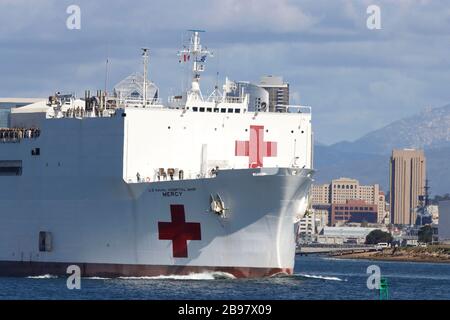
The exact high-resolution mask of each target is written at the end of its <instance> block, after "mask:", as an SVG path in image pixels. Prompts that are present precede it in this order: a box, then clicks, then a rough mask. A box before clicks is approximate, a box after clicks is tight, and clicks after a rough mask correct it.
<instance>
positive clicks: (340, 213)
mask: <svg viewBox="0 0 450 320" xmlns="http://www.w3.org/2000/svg"><path fill="white" fill-rule="evenodd" d="M350 222H357V223H363V222H366V223H377V222H378V206H377V205H376V204H368V203H367V202H366V201H364V200H346V202H345V204H343V203H333V204H332V205H331V215H330V220H329V225H330V226H334V225H336V224H345V223H350Z"/></svg>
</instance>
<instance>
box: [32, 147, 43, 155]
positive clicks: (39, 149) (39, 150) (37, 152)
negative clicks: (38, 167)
mask: <svg viewBox="0 0 450 320" xmlns="http://www.w3.org/2000/svg"><path fill="white" fill-rule="evenodd" d="M31 155H32V156H40V155H41V148H33V149H31Z"/></svg>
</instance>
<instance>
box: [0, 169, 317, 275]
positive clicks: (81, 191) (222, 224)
mask: <svg viewBox="0 0 450 320" xmlns="http://www.w3.org/2000/svg"><path fill="white" fill-rule="evenodd" d="M297 171H298V173H297V175H292V172H293V170H292V169H281V168H277V169H267V168H264V169H240V170H224V171H221V172H220V173H219V174H218V176H217V177H215V178H209V179H195V180H183V181H164V182H154V183H140V184H127V183H125V182H124V181H123V180H121V179H107V178H98V177H96V178H95V179H92V180H90V179H88V178H85V177H80V178H74V179H71V180H70V181H67V180H64V179H59V178H54V179H46V180H45V183H43V184H41V185H39V186H38V185H37V184H36V185H35V187H36V189H35V192H27V191H25V189H26V188H25V186H23V185H14V183H13V184H12V185H10V191H7V190H5V192H4V193H3V194H2V196H1V201H0V212H1V218H0V220H1V223H0V261H1V262H0V275H2V274H3V275H37V274H48V273H65V268H66V267H67V265H70V264H77V265H79V266H80V267H82V272H83V275H85V276H142V275H147V276H152V275H160V274H171V273H189V272H197V271H207V270H211V271H214V270H220V271H225V272H230V273H232V274H234V275H235V276H240V277H243V276H265V275H271V274H274V273H279V272H284V273H292V270H293V267H294V257H295V239H294V224H293V220H294V216H295V215H297V214H298V213H299V210H302V208H301V201H302V199H304V198H305V197H306V195H307V193H308V190H309V186H310V183H311V178H310V170H301V171H300V170H297ZM261 172H262V173H263V174H265V175H257V176H254V175H253V174H254V173H261ZM31 189H33V187H31ZM171 190H172V191H171ZM17 191H18V192H22V196H21V200H20V201H18V200H14V198H13V197H8V196H9V195H11V194H12V193H15V192H17ZM165 192H172V193H168V194H167V193H165ZM10 193H11V194H10ZM210 194H219V195H220V196H221V197H222V199H223V201H224V203H225V206H226V207H227V208H228V209H229V210H227V218H225V219H224V218H222V217H219V216H218V215H217V214H215V213H213V212H211V210H210ZM171 205H182V206H184V212H185V220H186V222H187V223H195V224H198V225H197V226H198V228H199V229H200V239H197V240H187V241H186V249H187V257H174V255H176V254H175V252H174V250H173V249H174V241H173V240H162V239H160V237H161V226H160V225H159V224H160V223H161V222H162V223H170V222H172V218H173V217H172V216H171ZM41 231H46V232H51V233H52V250H51V251H50V252H39V245H38V241H39V240H38V239H39V232H41ZM176 232H180V230H178V231H176ZM181 242H183V241H181ZM178 254H179V253H178Z"/></svg>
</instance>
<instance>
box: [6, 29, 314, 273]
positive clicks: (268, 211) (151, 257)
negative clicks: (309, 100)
mask: <svg viewBox="0 0 450 320" xmlns="http://www.w3.org/2000/svg"><path fill="white" fill-rule="evenodd" d="M199 34H200V33H199V31H194V32H193V35H192V38H191V41H190V44H189V46H187V47H185V48H184V49H183V50H182V51H180V53H179V56H180V60H183V62H184V61H186V62H189V63H190V64H191V65H192V84H191V87H190V89H189V90H187V91H186V92H184V93H183V94H181V95H179V96H176V97H172V98H170V99H169V102H168V103H167V104H166V105H164V104H163V103H162V102H161V101H160V100H159V98H158V97H157V94H155V90H153V89H154V87H153V84H152V83H151V82H149V81H148V80H147V62H148V55H149V52H148V50H147V49H143V56H144V66H145V67H144V74H143V75H142V76H140V77H137V79H141V80H142V83H141V84H140V85H141V86H140V88H141V89H142V90H141V91H140V92H139V94H138V95H134V96H133V95H131V96H130V95H127V96H124V95H123V94H122V93H120V92H119V93H117V92H116V94H114V95H111V96H106V95H105V94H104V93H103V92H98V94H97V96H95V97H91V96H90V94H89V93H87V94H86V97H85V98H84V99H75V98H74V97H73V96H71V95H60V94H57V95H55V96H52V97H50V98H49V99H48V101H41V102H37V103H34V104H31V105H27V106H25V107H21V108H17V109H14V110H12V114H11V121H10V127H9V128H3V129H0V276H30V275H43V274H55V275H65V274H66V269H67V267H68V266H69V265H78V266H79V267H80V268H81V272H82V275H83V276H101V277H115V276H156V275H169V274H189V273H193V272H209V271H211V272H214V271H221V272H227V273H230V274H233V275H234V276H236V277H259V276H270V275H274V274H278V273H286V274H291V273H292V272H293V268H294V257H295V227H294V225H295V222H296V219H297V217H299V216H302V215H303V213H304V211H305V209H306V203H307V196H308V192H309V188H310V184H311V181H312V173H313V170H312V129H311V112H310V109H309V108H307V107H299V106H285V108H282V109H281V110H277V112H271V111H269V110H268V109H267V107H266V106H264V105H261V106H258V107H255V105H254V104H253V103H251V102H250V95H249V94H248V93H246V92H245V90H242V91H240V92H239V93H238V94H234V95H232V94H230V93H231V92H232V91H233V90H234V92H235V91H236V87H235V85H234V84H233V83H232V82H231V81H228V80H227V82H226V83H225V85H224V88H223V92H220V91H219V90H218V89H217V88H216V90H214V92H213V93H212V94H211V95H209V96H208V97H203V95H202V92H201V90H200V74H201V72H202V71H204V69H205V68H204V67H205V61H206V57H207V56H208V55H210V54H211V53H210V52H209V51H208V50H206V49H205V48H203V47H202V46H201V44H200V37H199ZM135 79H136V78H134V81H135Z"/></svg>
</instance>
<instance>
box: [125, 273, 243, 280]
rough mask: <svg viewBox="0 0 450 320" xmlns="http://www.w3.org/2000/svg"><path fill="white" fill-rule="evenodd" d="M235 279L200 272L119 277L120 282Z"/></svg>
mask: <svg viewBox="0 0 450 320" xmlns="http://www.w3.org/2000/svg"><path fill="white" fill-rule="evenodd" d="M235 278H236V277H235V276H233V275H232V274H230V273H227V272H201V273H190V274H188V275H167V276H155V277H119V279H122V280H223V279H235Z"/></svg>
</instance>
